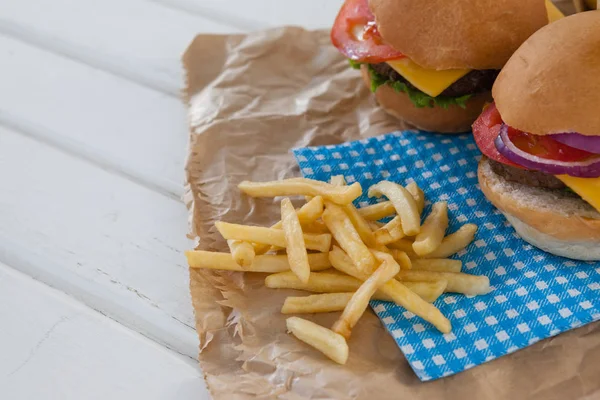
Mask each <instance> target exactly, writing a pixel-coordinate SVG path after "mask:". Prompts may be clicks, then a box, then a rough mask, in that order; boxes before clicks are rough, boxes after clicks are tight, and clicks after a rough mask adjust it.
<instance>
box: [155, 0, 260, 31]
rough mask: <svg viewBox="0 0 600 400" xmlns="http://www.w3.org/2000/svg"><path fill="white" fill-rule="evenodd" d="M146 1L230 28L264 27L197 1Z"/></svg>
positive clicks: (247, 29) (257, 28) (255, 28)
mask: <svg viewBox="0 0 600 400" xmlns="http://www.w3.org/2000/svg"><path fill="white" fill-rule="evenodd" d="M146 1H147V2H150V3H154V4H157V5H160V6H162V7H166V8H169V9H171V10H175V11H179V12H183V13H186V14H194V15H197V16H199V17H203V18H205V19H208V20H211V21H213V22H217V23H219V24H223V25H227V26H230V27H232V28H236V29H239V30H241V31H256V30H259V29H264V28H265V25H264V24H261V23H259V22H257V21H253V20H250V19H246V18H240V17H237V16H233V15H228V14H225V13H222V12H219V11H217V10H214V9H211V8H208V7H202V6H200V5H199V2H197V1H196V2H190V1H184V0H146Z"/></svg>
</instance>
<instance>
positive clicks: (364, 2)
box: [331, 0, 404, 63]
mask: <svg viewBox="0 0 600 400" xmlns="http://www.w3.org/2000/svg"><path fill="white" fill-rule="evenodd" d="M331 43H333V45H334V46H335V47H337V48H338V50H339V51H340V52H341V53H342V54H344V55H345V56H346V57H348V58H349V59H351V60H354V61H359V62H365V63H380V62H384V61H389V60H397V59H400V58H403V57H404V54H402V53H401V52H399V51H397V50H395V49H394V48H393V47H391V46H389V45H387V44H385V43H384V42H383V39H382V38H381V35H380V34H379V31H378V30H377V26H376V25H375V16H374V15H373V13H371V10H369V4H368V0H346V2H345V3H344V5H342V8H341V9H340V12H339V13H338V16H337V18H336V19H335V22H334V24H333V29H332V30H331Z"/></svg>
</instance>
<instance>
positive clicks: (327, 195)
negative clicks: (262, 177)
mask: <svg viewBox="0 0 600 400" xmlns="http://www.w3.org/2000/svg"><path fill="white" fill-rule="evenodd" d="M238 188H239V189H240V190H241V191H242V192H244V193H246V194H247V195H249V196H252V197H277V196H295V195H298V196H322V197H323V199H325V200H328V201H331V202H333V203H335V204H340V205H345V204H350V203H352V202H353V201H354V200H355V199H356V198H357V197H359V196H360V195H361V194H362V188H361V187H360V183H358V182H355V183H353V184H352V185H350V186H333V185H331V184H329V183H326V182H321V181H315V180H312V179H306V178H292V179H284V180H282V181H272V182H248V181H244V182H241V183H240V184H239V185H238Z"/></svg>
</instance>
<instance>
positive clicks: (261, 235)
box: [215, 221, 331, 252]
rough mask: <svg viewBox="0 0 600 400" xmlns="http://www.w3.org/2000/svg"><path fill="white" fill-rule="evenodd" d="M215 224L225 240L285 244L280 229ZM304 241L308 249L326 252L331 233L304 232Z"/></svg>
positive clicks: (283, 235) (225, 223)
mask: <svg viewBox="0 0 600 400" xmlns="http://www.w3.org/2000/svg"><path fill="white" fill-rule="evenodd" d="M215 226H216V227H217V230H218V231H219V232H220V233H221V236H223V237H224V238H225V239H227V240H242V241H246V242H255V243H262V244H268V245H271V246H277V247H285V246H286V241H285V234H284V233H283V231H282V230H281V229H273V228H264V227H261V226H248V225H238V224H230V223H227V222H222V221H219V222H216V223H215ZM304 243H305V246H306V248H308V249H311V250H317V251H321V252H327V251H328V250H329V248H330V247H331V235H329V234H320V235H315V234H311V233H305V234H304Z"/></svg>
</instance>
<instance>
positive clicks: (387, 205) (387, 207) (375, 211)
mask: <svg viewBox="0 0 600 400" xmlns="http://www.w3.org/2000/svg"><path fill="white" fill-rule="evenodd" d="M358 212H359V213H360V215H362V216H363V218H364V219H366V220H367V221H379V220H380V219H383V218H385V217H389V216H390V215H392V214H395V213H396V209H395V208H394V205H393V204H392V202H391V201H382V202H381V203H376V204H372V205H370V206H366V207H361V208H359V209H358Z"/></svg>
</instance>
